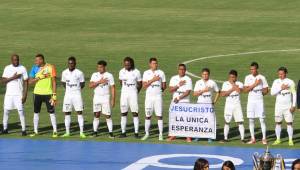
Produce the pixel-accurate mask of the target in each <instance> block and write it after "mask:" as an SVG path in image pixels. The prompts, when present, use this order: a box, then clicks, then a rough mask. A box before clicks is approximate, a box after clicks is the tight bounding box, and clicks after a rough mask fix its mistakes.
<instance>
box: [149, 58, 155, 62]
mask: <svg viewBox="0 0 300 170" xmlns="http://www.w3.org/2000/svg"><path fill="white" fill-rule="evenodd" d="M152 61H157V58H155V57H151V58H150V59H149V63H151V62H152Z"/></svg>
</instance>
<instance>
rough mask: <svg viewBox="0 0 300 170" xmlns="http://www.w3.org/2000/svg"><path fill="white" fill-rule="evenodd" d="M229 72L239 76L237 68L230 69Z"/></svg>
mask: <svg viewBox="0 0 300 170" xmlns="http://www.w3.org/2000/svg"><path fill="white" fill-rule="evenodd" d="M229 74H230V75H235V76H238V72H237V71H236V70H230V71H229Z"/></svg>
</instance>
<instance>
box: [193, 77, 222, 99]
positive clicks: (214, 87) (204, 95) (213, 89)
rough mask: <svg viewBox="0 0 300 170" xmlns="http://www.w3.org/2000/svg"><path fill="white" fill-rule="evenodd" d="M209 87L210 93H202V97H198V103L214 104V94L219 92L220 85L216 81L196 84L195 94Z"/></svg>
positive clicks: (199, 81) (202, 81) (200, 81)
mask: <svg viewBox="0 0 300 170" xmlns="http://www.w3.org/2000/svg"><path fill="white" fill-rule="evenodd" d="M207 87H208V88H209V91H208V92H205V93H202V94H201V95H200V96H198V101H197V103H212V95H213V92H219V88H218V85H217V83H216V82H215V81H213V80H208V81H204V80H202V79H201V80H198V81H197V82H196V85H195V88H194V92H195V91H200V90H204V89H205V88H207Z"/></svg>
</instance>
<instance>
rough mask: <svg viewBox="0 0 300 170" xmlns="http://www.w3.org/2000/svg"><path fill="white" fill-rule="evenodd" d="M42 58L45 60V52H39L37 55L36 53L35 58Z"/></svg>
mask: <svg viewBox="0 0 300 170" xmlns="http://www.w3.org/2000/svg"><path fill="white" fill-rule="evenodd" d="M37 57H38V58H41V59H43V60H45V57H44V55H43V54H40V53H39V54H37V55H35V58H37Z"/></svg>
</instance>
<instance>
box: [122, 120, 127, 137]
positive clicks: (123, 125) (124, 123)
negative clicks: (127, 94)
mask: <svg viewBox="0 0 300 170" xmlns="http://www.w3.org/2000/svg"><path fill="white" fill-rule="evenodd" d="M126 124H127V116H122V117H121V129H122V133H125V132H126Z"/></svg>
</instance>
